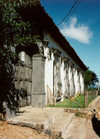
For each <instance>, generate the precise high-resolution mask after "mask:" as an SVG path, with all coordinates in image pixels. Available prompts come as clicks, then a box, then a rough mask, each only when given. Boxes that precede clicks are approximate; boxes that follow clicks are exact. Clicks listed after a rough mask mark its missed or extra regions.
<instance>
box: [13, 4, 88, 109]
mask: <svg viewBox="0 0 100 139" xmlns="http://www.w3.org/2000/svg"><path fill="white" fill-rule="evenodd" d="M20 14H21V16H22V17H23V18H25V20H28V21H30V23H31V24H32V26H33V28H32V29H33V32H34V34H35V32H36V34H37V35H38V34H39V35H40V36H41V37H40V38H41V39H40V41H37V43H36V44H35V45H34V46H32V47H26V49H23V48H20V49H19V48H18V50H17V52H18V53H19V58H20V60H21V62H20V63H18V64H17V65H16V74H15V77H16V83H15V84H16V88H17V89H19V90H21V92H20V93H21V94H22V96H23V97H22V98H20V101H19V103H20V106H25V105H32V106H33V107H43V106H46V105H48V104H53V103H55V101H57V100H64V99H66V98H67V97H68V96H75V95H76V94H77V93H84V71H85V70H86V69H87V68H86V66H85V65H84V63H83V62H82V61H81V59H80V58H79V56H78V55H77V54H76V52H75V50H74V49H73V48H72V47H71V46H70V44H69V42H68V41H67V40H66V39H65V37H64V36H63V35H62V34H61V32H60V31H59V29H58V28H57V26H56V25H55V23H54V22H53V20H52V19H51V17H50V16H49V15H48V14H47V13H46V12H45V10H44V8H43V7H41V6H39V7H38V8H34V7H33V8H30V9H27V8H26V9H24V12H23V10H22V11H21V10H20ZM23 92H26V93H23Z"/></svg>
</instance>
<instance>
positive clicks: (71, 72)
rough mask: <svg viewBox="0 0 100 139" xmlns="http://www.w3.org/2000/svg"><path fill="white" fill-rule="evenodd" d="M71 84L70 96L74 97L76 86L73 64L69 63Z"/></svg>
mask: <svg viewBox="0 0 100 139" xmlns="http://www.w3.org/2000/svg"><path fill="white" fill-rule="evenodd" d="M69 84H70V96H73V95H74V94H75V86H74V77H73V65H72V63H69Z"/></svg>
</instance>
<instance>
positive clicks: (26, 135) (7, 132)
mask: <svg viewBox="0 0 100 139" xmlns="http://www.w3.org/2000/svg"><path fill="white" fill-rule="evenodd" d="M0 139H49V136H48V135H45V134H44V133H41V134H39V133H38V132H37V131H36V130H34V129H31V128H27V127H21V126H15V125H9V124H8V123H7V122H2V121H0Z"/></svg>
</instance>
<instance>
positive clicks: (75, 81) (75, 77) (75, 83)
mask: <svg viewBox="0 0 100 139" xmlns="http://www.w3.org/2000/svg"><path fill="white" fill-rule="evenodd" d="M77 80H78V75H77V69H76V68H75V67H74V85H75V95H76V94H77Z"/></svg>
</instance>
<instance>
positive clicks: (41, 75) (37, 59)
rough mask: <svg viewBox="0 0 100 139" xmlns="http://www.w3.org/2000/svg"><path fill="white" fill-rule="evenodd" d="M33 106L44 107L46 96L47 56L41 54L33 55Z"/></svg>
mask: <svg viewBox="0 0 100 139" xmlns="http://www.w3.org/2000/svg"><path fill="white" fill-rule="evenodd" d="M31 103H32V106H33V107H44V106H45V105H46V96H45V57H44V56H43V55H41V54H36V55H33V58H32V95H31Z"/></svg>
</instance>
